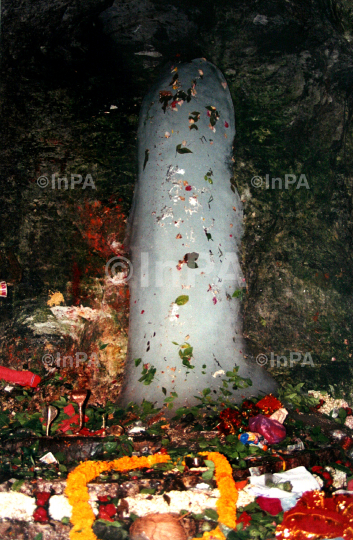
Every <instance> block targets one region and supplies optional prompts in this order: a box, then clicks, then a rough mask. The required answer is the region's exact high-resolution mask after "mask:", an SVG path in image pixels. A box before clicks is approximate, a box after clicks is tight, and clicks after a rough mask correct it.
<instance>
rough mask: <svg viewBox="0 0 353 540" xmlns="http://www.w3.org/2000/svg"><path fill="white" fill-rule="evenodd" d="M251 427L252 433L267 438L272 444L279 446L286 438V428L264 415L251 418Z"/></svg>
mask: <svg viewBox="0 0 353 540" xmlns="http://www.w3.org/2000/svg"><path fill="white" fill-rule="evenodd" d="M249 427H250V430H251V431H253V432H255V433H260V435H262V436H263V437H265V439H266V440H267V441H268V442H269V443H270V444H277V443H279V442H281V441H283V439H285V438H286V428H285V427H284V426H283V425H282V424H280V423H279V422H277V420H272V419H271V418H267V417H266V416H264V415H263V414H258V415H257V416H254V417H253V418H249Z"/></svg>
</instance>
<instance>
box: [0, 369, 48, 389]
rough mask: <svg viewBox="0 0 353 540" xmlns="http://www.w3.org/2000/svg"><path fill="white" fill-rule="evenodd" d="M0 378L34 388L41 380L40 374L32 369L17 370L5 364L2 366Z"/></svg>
mask: <svg viewBox="0 0 353 540" xmlns="http://www.w3.org/2000/svg"><path fill="white" fill-rule="evenodd" d="M0 379H3V380H4V381H7V382H10V383H15V384H20V385H21V386H31V387H32V388H35V387H36V386H37V385H38V384H39V383H40V381H41V378H40V377H39V375H35V374H34V373H32V372H31V371H16V370H15V369H10V368H7V367H3V366H0Z"/></svg>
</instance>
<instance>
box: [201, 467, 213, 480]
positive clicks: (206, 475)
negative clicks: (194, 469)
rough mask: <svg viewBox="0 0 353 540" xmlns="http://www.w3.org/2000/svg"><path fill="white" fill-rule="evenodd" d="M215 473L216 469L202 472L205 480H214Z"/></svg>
mask: <svg viewBox="0 0 353 540" xmlns="http://www.w3.org/2000/svg"><path fill="white" fill-rule="evenodd" d="M213 473H214V469H212V470H209V471H205V472H204V473H202V478H203V479H204V480H212V478H213Z"/></svg>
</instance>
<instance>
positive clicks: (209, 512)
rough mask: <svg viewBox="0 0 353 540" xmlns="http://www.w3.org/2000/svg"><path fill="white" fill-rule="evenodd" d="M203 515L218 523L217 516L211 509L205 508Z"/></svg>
mask: <svg viewBox="0 0 353 540" xmlns="http://www.w3.org/2000/svg"><path fill="white" fill-rule="evenodd" d="M204 514H205V516H206V517H208V518H209V519H212V521H218V514H217V512H216V510H214V509H213V508H206V510H205V512H204Z"/></svg>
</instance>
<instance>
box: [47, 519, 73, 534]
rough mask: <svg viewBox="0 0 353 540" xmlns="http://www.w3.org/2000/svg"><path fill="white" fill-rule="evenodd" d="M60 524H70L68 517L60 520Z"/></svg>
mask: <svg viewBox="0 0 353 540" xmlns="http://www.w3.org/2000/svg"><path fill="white" fill-rule="evenodd" d="M61 523H62V524H63V525H69V524H70V518H69V517H63V518H62V520H61ZM41 534H42V533H41Z"/></svg>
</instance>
